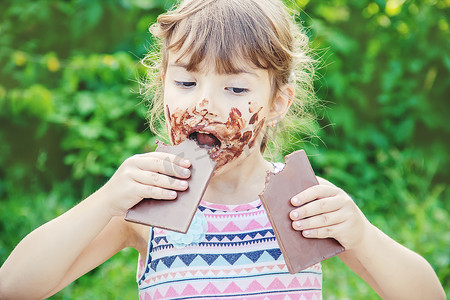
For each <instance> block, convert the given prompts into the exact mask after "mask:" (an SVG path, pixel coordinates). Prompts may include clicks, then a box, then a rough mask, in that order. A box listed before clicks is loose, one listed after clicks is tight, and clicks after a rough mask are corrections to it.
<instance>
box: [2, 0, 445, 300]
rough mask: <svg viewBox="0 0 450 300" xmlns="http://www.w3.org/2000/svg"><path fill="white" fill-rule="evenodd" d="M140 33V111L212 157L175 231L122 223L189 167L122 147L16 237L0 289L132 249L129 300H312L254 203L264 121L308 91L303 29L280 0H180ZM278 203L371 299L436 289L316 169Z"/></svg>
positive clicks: (38, 289) (165, 196)
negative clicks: (62, 205)
mask: <svg viewBox="0 0 450 300" xmlns="http://www.w3.org/2000/svg"><path fill="white" fill-rule="evenodd" d="M152 29H153V32H154V34H155V35H156V36H157V37H159V38H160V39H161V41H162V45H161V46H162V49H161V54H162V59H161V63H160V65H159V66H158V70H159V81H158V82H159V85H156V87H157V88H156V91H160V93H159V94H160V95H161V97H159V98H157V99H155V100H154V101H155V102H154V104H153V106H152V109H151V114H152V115H153V116H155V115H156V112H158V111H160V109H161V108H162V109H164V112H165V122H166V127H167V130H168V133H169V138H170V140H171V142H172V143H173V144H178V143H180V142H182V141H184V140H186V139H194V140H196V141H197V143H198V144H199V145H200V146H201V147H206V148H208V149H210V153H211V157H212V158H213V159H214V160H215V161H216V162H217V168H216V171H215V173H214V176H213V178H212V179H211V181H210V184H209V186H208V188H207V190H206V192H205V195H204V197H203V200H202V203H201V205H200V207H199V209H198V211H197V214H196V217H195V220H194V222H193V224H192V225H191V228H190V229H189V231H188V233H187V234H186V235H179V234H176V233H173V232H170V231H166V230H161V229H157V228H149V227H147V226H143V225H137V224H134V223H128V222H126V221H124V215H125V213H126V212H127V210H128V209H129V208H130V207H132V206H134V205H135V204H136V203H138V202H139V201H141V200H142V199H143V198H154V199H160V200H161V201H171V200H173V199H175V198H176V197H177V191H183V190H185V189H187V188H188V181H187V179H188V178H189V177H190V170H189V168H190V165H191V162H189V161H186V160H183V159H180V158H179V157H175V156H174V155H170V154H165V153H158V152H154V153H146V154H141V155H135V156H133V157H130V158H129V159H127V160H126V161H125V162H123V164H122V165H121V166H120V167H119V169H118V170H117V171H116V173H115V174H114V175H113V176H112V178H111V179H110V180H109V181H108V182H107V183H106V184H105V185H104V186H103V187H102V188H100V189H99V190H98V191H97V192H95V193H94V194H92V195H91V196H89V197H88V198H87V199H85V200H84V201H82V202H81V203H79V204H78V205H77V206H75V207H74V208H72V209H71V210H69V211H68V212H66V213H65V214H63V215H61V216H59V217H58V218H56V219H54V220H52V221H50V222H48V223H47V224H44V225H43V226H41V227H40V228H38V229H36V230H35V231H33V232H32V233H30V234H29V235H28V236H27V237H25V238H24V239H23V240H22V241H21V242H20V243H19V245H18V246H17V247H16V249H15V250H14V251H13V252H12V253H11V255H10V257H9V258H8V260H7V261H6V262H5V263H4V265H3V266H2V268H1V269H0V298H1V299H21V298H23V299H35V298H36V299H42V298H46V297H49V296H51V295H53V294H54V293H56V292H58V291H59V290H61V289H62V288H64V287H65V286H66V285H68V284H69V283H71V282H72V281H74V280H75V279H77V278H78V277H80V276H82V275H83V274H85V273H86V272H88V271H90V270H91V269H93V268H95V267H96V266H98V265H99V264H101V263H102V262H104V261H105V260H107V259H108V258H110V257H111V256H112V255H114V254H115V253H117V252H118V251H120V250H121V249H123V248H125V247H134V248H135V249H137V250H138V251H139V253H140V259H139V268H138V286H139V295H140V298H141V299H153V298H209V297H224V298H228V297H234V298H254V299H256V298H258V299H263V298H276V299H284V298H286V296H288V298H290V297H292V298H296V299H299V298H301V299H304V298H302V297H305V298H306V299H320V298H321V295H322V294H321V289H322V280H321V268H320V264H317V265H315V266H312V267H310V268H308V269H306V270H303V271H302V272H300V273H298V274H294V275H291V274H289V273H288V271H287V268H286V266H285V264H284V259H283V257H282V255H281V252H280V249H279V247H278V244H277V242H276V240H275V237H274V234H273V230H272V228H271V227H270V223H269V222H268V219H267V216H266V214H265V211H264V208H263V206H262V205H261V202H260V200H259V199H258V194H259V193H260V192H261V191H262V189H263V188H264V184H265V176H266V172H267V171H274V172H276V171H279V170H280V169H281V168H282V166H280V165H279V164H272V163H270V162H268V161H266V160H265V159H264V158H263V155H262V154H263V152H264V149H265V144H266V140H267V129H268V128H270V127H272V126H275V125H276V124H277V123H278V121H280V120H282V119H284V118H285V116H286V114H287V112H288V111H289V110H292V111H294V112H296V113H297V117H298V113H299V112H301V111H302V110H301V109H302V107H304V105H305V103H306V101H307V100H308V98H309V97H310V96H311V86H312V84H311V77H312V75H311V74H312V67H311V66H312V63H313V61H312V60H311V59H310V58H309V57H308V52H307V43H306V42H307V40H306V38H305V36H304V35H302V34H300V33H298V32H297V28H296V26H295V24H294V22H293V21H292V20H291V18H290V17H289V15H288V14H287V13H286V10H285V8H284V6H283V4H282V3H281V2H280V1H279V0H264V1H261V0H208V1H205V0H186V1H184V2H183V3H181V4H180V5H179V6H178V7H177V8H176V9H175V10H173V11H171V12H168V13H166V14H164V15H162V16H160V17H159V19H158V23H157V24H156V25H155V26H154V27H153V28H152ZM149 91H152V88H151V87H150V88H149ZM149 94H150V93H149ZM156 94H158V93H156ZM291 203H292V205H293V209H292V212H291V213H290V216H286V217H287V218H288V217H289V218H291V220H292V226H293V228H294V229H296V230H301V231H302V234H303V235H304V236H305V237H307V238H325V237H332V238H335V239H336V240H337V241H339V242H340V243H341V245H342V246H343V247H344V248H345V252H343V253H342V254H340V256H339V257H340V258H341V259H342V260H343V261H344V262H345V263H346V264H347V265H348V266H349V267H350V268H351V269H353V270H354V271H355V272H356V273H357V274H358V275H359V276H361V277H362V278H363V279H364V280H365V281H366V282H368V284H369V285H370V286H372V287H373V289H374V290H375V291H376V292H377V293H378V294H379V295H380V296H381V297H383V298H388V299H413V298H414V299H444V297H445V296H444V292H443V289H442V287H441V285H440V283H439V280H438V279H437V277H436V275H435V273H434V271H433V269H432V268H431V267H430V265H429V264H428V263H427V262H426V261H425V260H424V259H423V258H422V257H420V256H419V255H417V254H416V253H414V252H412V251H410V250H408V249H406V248H404V247H403V246H401V245H399V244H397V243H396V242H394V241H393V240H392V239H390V238H389V237H387V236H386V235H385V234H383V233H382V232H381V231H380V230H378V229H377V228H375V227H374V226H373V225H371V224H370V223H369V221H368V220H367V219H366V218H365V217H364V215H363V213H362V212H361V211H360V210H359V209H358V207H357V206H356V205H355V203H354V202H353V201H352V199H351V198H350V197H349V196H348V195H347V194H346V193H345V192H344V191H342V190H341V189H339V188H338V187H336V186H334V185H332V184H331V183H329V182H327V181H326V180H324V179H320V185H318V186H315V187H312V188H310V189H307V190H305V191H304V192H302V193H300V194H298V195H296V196H295V197H293V198H292V199H291ZM30 251H32V252H33V255H29V253H30Z"/></svg>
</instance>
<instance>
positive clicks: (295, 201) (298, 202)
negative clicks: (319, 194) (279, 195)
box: [292, 197, 300, 204]
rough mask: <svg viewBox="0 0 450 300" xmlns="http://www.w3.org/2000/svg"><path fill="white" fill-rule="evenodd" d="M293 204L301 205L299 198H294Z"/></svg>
mask: <svg viewBox="0 0 450 300" xmlns="http://www.w3.org/2000/svg"><path fill="white" fill-rule="evenodd" d="M292 203H293V204H300V200H298V198H297V197H294V198H292Z"/></svg>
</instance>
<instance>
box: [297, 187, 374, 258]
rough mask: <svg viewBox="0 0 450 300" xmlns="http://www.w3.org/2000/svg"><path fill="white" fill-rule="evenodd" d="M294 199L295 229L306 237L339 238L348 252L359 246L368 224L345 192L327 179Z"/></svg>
mask: <svg viewBox="0 0 450 300" xmlns="http://www.w3.org/2000/svg"><path fill="white" fill-rule="evenodd" d="M318 179H319V185H316V186H313V187H310V188H308V189H306V190H304V191H303V192H301V193H300V194H298V195H296V196H294V197H292V199H291V203H292V205H294V206H296V207H297V208H295V209H294V210H292V211H291V213H290V218H291V219H292V221H293V222H292V227H293V228H294V229H295V230H299V231H302V234H303V236H304V237H306V238H327V237H331V238H334V239H336V240H337V241H338V242H339V243H340V244H341V245H342V246H343V247H344V248H345V249H346V250H349V249H353V248H355V247H357V246H358V245H359V244H360V242H361V241H362V239H363V236H364V233H365V231H366V230H368V228H369V226H367V225H369V224H370V223H369V221H368V220H367V219H366V217H365V216H364V214H363V213H362V212H361V210H360V209H359V208H358V206H356V204H355V203H354V202H353V200H352V199H351V198H350V196H349V195H347V194H346V193H345V192H344V191H343V190H341V189H340V188H338V187H336V186H335V185H333V184H332V183H330V182H328V181H326V180H325V179H322V178H318Z"/></svg>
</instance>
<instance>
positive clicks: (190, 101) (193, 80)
mask: <svg viewBox="0 0 450 300" xmlns="http://www.w3.org/2000/svg"><path fill="white" fill-rule="evenodd" d="M178 58H179V56H178V53H176V52H172V51H169V55H168V62H167V71H166V73H165V75H164V78H163V80H164V107H165V117H166V125H167V131H168V133H169V136H170V140H171V142H172V143H173V144H179V143H181V142H183V141H184V140H186V139H191V140H194V141H196V142H197V144H198V145H199V146H200V147H203V148H206V149H208V152H209V155H210V157H211V158H212V159H213V160H214V161H216V163H217V167H216V172H217V171H218V170H219V169H221V168H222V167H223V166H225V165H226V164H229V163H230V162H233V161H236V160H238V159H240V158H244V157H248V156H250V155H252V154H254V153H259V154H260V151H259V146H260V144H261V141H262V139H263V134H264V128H265V126H266V125H265V123H266V120H268V119H270V118H272V117H273V113H272V110H271V107H270V105H271V97H272V90H271V79H270V75H269V72H268V71H267V70H265V69H261V68H256V67H252V66H249V65H245V63H244V62H243V63H242V70H239V71H238V72H237V73H231V74H228V73H225V74H224V73H219V72H217V71H216V70H215V69H214V63H212V64H211V62H208V61H203V62H202V63H200V65H199V67H198V69H196V70H188V69H187V68H188V67H187V64H186V62H185V61H184V60H183V59H178ZM211 66H212V67H211Z"/></svg>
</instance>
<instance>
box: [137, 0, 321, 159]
mask: <svg viewBox="0 0 450 300" xmlns="http://www.w3.org/2000/svg"><path fill="white" fill-rule="evenodd" d="M150 32H151V33H152V34H153V35H154V36H155V37H156V38H158V39H159V42H160V43H159V45H158V46H159V49H160V51H159V52H160V54H159V55H158V53H157V52H156V51H152V52H150V53H149V54H148V55H147V56H146V57H145V58H144V59H143V61H142V62H143V64H144V65H145V66H146V67H147V68H148V72H147V78H146V80H145V81H144V82H143V86H142V90H141V93H142V94H144V96H145V98H146V99H147V100H149V116H148V117H149V125H150V128H151V130H152V131H153V132H158V131H159V130H158V129H161V126H160V125H161V124H163V114H162V112H163V96H162V95H163V86H162V82H161V75H164V74H165V72H166V68H167V56H168V51H169V50H174V51H180V50H181V49H183V52H182V53H181V56H180V58H186V59H188V61H187V65H186V68H187V70H188V71H191V70H192V71H196V70H197V68H198V67H199V65H200V63H201V62H202V61H203V60H206V61H207V62H211V63H215V68H216V71H217V72H219V73H227V74H230V73H231V74H232V73H238V72H239V71H240V68H239V63H242V61H244V62H247V63H250V64H252V65H253V66H254V67H257V68H262V69H266V70H268V72H269V74H270V75H271V79H272V96H275V95H276V94H277V92H279V91H280V88H281V87H282V86H283V85H285V84H287V83H291V84H293V85H294V86H295V87H296V89H295V90H296V97H295V99H294V101H293V103H292V105H291V108H290V112H289V113H288V114H287V115H286V117H285V118H284V120H283V122H282V123H281V124H283V125H284V126H285V127H284V128H283V132H289V130H288V128H287V127H294V128H296V130H298V128H297V127H298V126H299V121H300V123H304V124H306V123H308V122H309V121H310V120H311V115H310V114H309V109H308V107H309V106H310V105H309V104H310V103H312V102H313V101H314V100H315V96H314V91H313V78H314V65H315V60H314V59H313V58H312V57H311V56H310V50H309V45H308V42H309V41H308V37H307V36H306V34H304V33H303V32H302V31H301V30H300V27H299V26H298V25H297V24H296V22H295V20H294V17H293V16H291V15H290V14H289V13H288V11H287V8H286V7H285V5H284V4H283V2H281V1H280V0H185V1H182V2H181V3H180V4H179V5H178V6H176V7H175V8H174V9H173V10H171V11H169V12H167V13H165V14H162V15H160V16H159V17H158V20H157V23H155V24H154V25H152V26H151V27H150ZM186 43H188V47H186V45H185V44H186ZM183 46H185V47H183ZM305 121H308V122H306V123H305ZM278 126H280V125H278ZM286 126H287V127H286ZM302 127H305V126H302ZM303 129H304V128H303ZM264 139H265V140H267V133H266V135H265V138H264ZM264 148H265V141H263V145H262V152H264Z"/></svg>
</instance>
